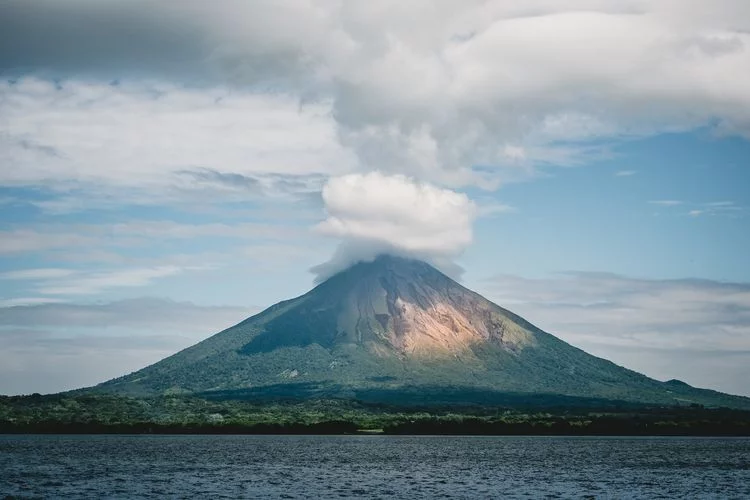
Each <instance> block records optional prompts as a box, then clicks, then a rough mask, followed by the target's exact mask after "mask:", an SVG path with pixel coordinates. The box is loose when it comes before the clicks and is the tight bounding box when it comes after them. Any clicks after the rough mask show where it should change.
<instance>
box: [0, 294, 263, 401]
mask: <svg viewBox="0 0 750 500" xmlns="http://www.w3.org/2000/svg"><path fill="white" fill-rule="evenodd" d="M257 311H258V309H257V308H254V307H223V306H216V307H206V306H198V305H195V304H192V303H189V302H175V301H170V300H164V299H154V298H139V299H130V300H122V301H116V302H109V303H102V304H88V305H85V304H28V305H25V306H5V307H0V345H2V349H0V394H17V393H31V392H56V391H62V390H69V389H73V388H77V387H82V386H88V385H93V384H96V383H99V382H103V381H104V380H107V379H109V378H113V377H117V376H120V375H122V374H124V373H129V372H132V371H135V370H137V369H139V368H142V367H144V366H146V365H148V364H151V363H154V362H156V361H158V360H160V359H162V358H164V357H166V356H168V355H170V354H173V353H174V352H176V351H179V350H180V349H184V348H186V347H188V346H190V345H192V344H195V343H196V342H198V341H200V340H202V339H204V338H206V337H208V336H209V335H211V334H213V333H216V332H218V331H220V330H222V329H224V328H226V327H228V326H231V325H233V324H236V323H238V322H239V321H241V320H243V319H245V318H246V317H248V316H251V315H252V314H254V313H256V312H257Z"/></svg>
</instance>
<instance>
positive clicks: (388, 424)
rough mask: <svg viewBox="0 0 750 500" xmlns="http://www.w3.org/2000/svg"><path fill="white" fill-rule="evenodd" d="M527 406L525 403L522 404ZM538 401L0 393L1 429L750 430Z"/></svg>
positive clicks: (717, 416)
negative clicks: (459, 403) (424, 402)
mask: <svg viewBox="0 0 750 500" xmlns="http://www.w3.org/2000/svg"><path fill="white" fill-rule="evenodd" d="M517 403H518V402H517ZM528 403H529V405H527V406H526V407H525V408H524V407H521V406H519V407H516V408H515V409H511V408H508V407H491V406H470V407H468V406H464V407H456V406H421V407H414V406H412V407H408V406H400V407H399V406H388V405H380V404H364V403H361V402H355V401H350V400H331V399H328V400H308V401H304V402H300V401H276V402H271V401H266V402H258V401H247V400H241V399H234V400H209V399H203V398H197V397H190V396H160V397H152V398H133V397H124V396H116V395H75V394H58V395H50V396H40V395H31V396H12V397H8V396H0V432H2V433H136V434H139V433H164V434H170V433H188V434H189V433H216V434H289V433H295V434H348V433H357V432H362V433H373V432H378V433H379V432H384V433H388V434H477V435H480V434H482V435H493V434H496V435H527V434H528V435H578V434H580V435H733V436H750V412H748V411H741V410H730V409H726V408H719V409H707V408H703V407H701V406H698V405H693V406H687V407H673V408H663V407H649V406H639V405H632V404H625V405H622V406H614V407H608V408H606V409H601V408H600V409H595V408H591V407H578V408H576V407H561V406H556V407H548V408H542V407H539V406H536V405H535V404H531V403H533V401H529V402H528Z"/></svg>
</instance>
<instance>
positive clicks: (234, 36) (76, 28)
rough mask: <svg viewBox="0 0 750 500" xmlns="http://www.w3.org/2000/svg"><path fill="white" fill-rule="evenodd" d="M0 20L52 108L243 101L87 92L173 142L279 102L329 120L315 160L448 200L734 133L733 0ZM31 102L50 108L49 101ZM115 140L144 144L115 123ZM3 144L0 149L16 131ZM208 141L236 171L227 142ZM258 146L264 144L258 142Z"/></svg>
mask: <svg viewBox="0 0 750 500" xmlns="http://www.w3.org/2000/svg"><path fill="white" fill-rule="evenodd" d="M426 13H429V14H426ZM0 20H1V21H0V47H1V48H0V72H2V73H4V74H7V75H9V76H11V77H16V76H23V75H28V74H35V75H38V76H40V77H41V78H43V79H44V78H54V79H57V80H56V81H57V82H58V84H57V86H60V87H62V89H63V92H62V94H61V95H62V96H66V95H67V94H68V93H69V92H68V91H67V90H65V89H67V88H68V85H67V83H66V82H65V80H66V79H69V78H70V77H71V76H74V77H75V78H77V79H83V80H85V81H88V80H99V81H102V80H103V81H104V82H106V83H109V82H110V81H113V80H114V81H115V83H116V84H117V85H119V84H120V83H121V82H120V80H122V81H123V82H127V81H128V80H133V79H137V80H139V81H144V80H151V81H160V82H178V83H179V86H184V85H185V84H187V85H188V86H191V87H193V88H198V89H206V88H208V89H217V88H221V89H233V91H234V92H238V93H239V95H240V96H241V97H238V99H239V101H240V102H239V103H235V106H233V107H232V109H222V108H221V106H219V107H217V108H215V109H214V108H212V107H211V99H213V97H211V98H209V99H207V100H206V102H204V103H199V102H196V101H195V99H194V98H193V97H191V96H190V93H189V92H187V93H186V92H182V91H180V90H178V89H175V88H169V86H167V87H165V89H166V91H162V90H159V89H156V90H155V91H156V92H157V93H158V94H159V95H160V96H161V97H162V98H160V99H158V100H156V101H153V100H150V99H149V98H148V96H146V95H143V94H138V95H137V96H136V97H138V99H140V101H134V100H133V98H134V96H133V95H130V94H129V93H128V92H127V91H122V90H118V89H116V88H114V89H113V90H107V91H106V92H109V93H110V94H111V95H107V96H105V95H104V94H106V92H105V90H106V89H101V88H100V89H93V91H92V90H88V91H87V93H88V94H89V98H90V99H92V101H93V102H97V100H101V99H102V98H104V99H105V100H106V101H107V104H108V106H109V108H111V107H113V106H114V107H115V109H116V108H117V107H118V106H125V107H127V108H128V109H132V112H127V113H120V114H117V115H116V116H117V117H118V118H117V120H125V119H127V120H134V121H138V123H140V125H141V126H146V127H148V126H149V124H151V123H153V126H158V127H163V126H164V125H167V124H166V123H161V122H160V121H158V120H157V121H154V120H153V118H152V116H149V115H148V113H147V114H144V113H143V111H144V110H148V111H150V112H158V113H159V114H160V115H159V116H162V117H164V118H162V119H165V120H166V119H168V118H169V117H175V116H177V118H176V123H175V124H176V125H180V124H179V122H180V121H181V120H182V119H183V118H185V115H184V114H181V113H180V111H179V110H180V109H183V108H180V106H181V105H183V104H186V103H187V101H190V102H189V104H190V107H191V108H192V109H193V110H195V108H196V107H199V108H201V109H203V110H204V111H206V114H204V115H202V116H201V118H200V119H201V121H203V122H207V121H208V122H211V123H214V124H216V126H221V125H220V124H221V123H222V119H221V118H220V116H225V117H226V116H229V115H232V117H233V119H234V120H243V121H244V120H251V121H252V117H255V116H258V117H261V116H263V113H264V112H267V110H266V111H264V103H266V104H273V105H274V106H275V108H274V109H281V110H285V109H289V107H288V106H286V105H285V104H284V102H278V101H284V99H289V100H290V102H302V103H304V104H305V107H304V108H303V109H308V107H309V106H311V108H309V109H311V110H312V111H313V114H316V113H321V112H322V113H324V114H327V115H328V116H330V117H331V118H332V119H333V120H334V122H335V134H336V138H335V141H334V142H335V144H334V145H333V146H331V147H333V149H331V152H332V154H328V155H327V156H328V158H329V159H334V158H336V159H338V160H341V159H342V158H341V157H340V156H339V153H338V152H336V151H335V146H337V145H338V146H342V147H344V148H346V149H347V150H351V151H353V152H355V153H356V156H357V158H358V161H359V163H360V164H361V165H362V167H363V168H364V169H365V170H372V169H378V170H382V171H386V172H399V173H404V172H406V173H408V174H410V175H414V176H416V177H418V178H420V179H424V180H429V181H432V182H436V183H440V184H445V185H451V186H459V185H466V184H477V185H480V186H483V187H493V186H496V185H497V184H498V182H503V181H508V180H514V179H517V178H524V177H526V176H528V174H529V168H530V167H531V166H534V165H537V166H538V165H544V164H556V165H559V164H564V165H567V164H576V163H581V162H585V161H588V160H589V159H591V157H592V155H594V156H596V155H598V154H601V153H602V151H601V143H597V142H592V141H598V140H601V139H610V140H612V139H618V138H622V137H631V136H634V135H635V136H643V135H651V134H656V133H660V132H665V131H678V130H689V129H694V128H697V127H712V128H714V129H716V130H719V131H722V132H726V133H731V134H741V135H745V136H747V135H748V133H750V91H748V90H747V85H745V82H747V81H748V80H750V50H749V48H748V47H750V34H748V33H750V6H748V4H747V2H745V1H744V0H718V1H715V2H709V3H707V2H703V1H700V0H624V1H621V2H609V1H603V0H568V1H564V2H559V1H555V2H553V1H550V0H528V1H524V2H500V1H468V2H467V1H458V0H457V1H447V2H440V3H438V4H435V3H434V2H428V1H426V0H425V1H415V2H409V3H408V4H406V5H405V4H404V3H403V2H395V1H394V2H377V3H376V4H373V3H368V2H332V1H314V2H309V1H294V0H290V1H284V2H270V1H269V2H265V1H263V2H253V3H252V4H245V3H241V2H233V1H230V0H224V1H219V2H211V3H204V2H181V3H180V4H179V5H177V4H171V3H158V4H157V3H153V2H146V1H140V0H133V1H130V2H117V3H103V4H102V3H92V2H88V1H84V0H67V1H62V2H59V1H46V2H45V1H43V2H34V3H30V2H11V3H5V4H3V5H2V6H1V7H0ZM42 28H43V29H42ZM136 33H137V36H134V34H136ZM59 82H62V83H61V84H60V83H59ZM117 85H115V87H116V86H117ZM53 87H54V85H53ZM125 88H127V87H125ZM270 89H273V90H272V91H271V90H270ZM42 90H44V92H46V93H47V94H50V95H57V94H55V92H52V91H51V90H50V89H46V90H45V89H42ZM53 90H54V89H53ZM131 94H132V93H131ZM52 99H53V101H54V102H55V103H65V102H66V99H68V100H69V99H72V98H69V97H67V98H64V99H60V98H59V97H54V98H52ZM35 100H36V101H38V102H39V103H40V105H42V106H44V107H45V109H48V108H49V105H50V103H49V102H47V101H49V100H50V98H49V97H46V96H44V95H36V97H35ZM14 102H15V101H14ZM27 104H28V107H29V109H24V112H25V113H28V114H29V115H30V119H31V120H33V119H34V112H33V106H32V105H31V104H30V103H27ZM55 105H57V104H55ZM109 108H107V109H109ZM107 109H97V108H96V106H94V108H93V109H88V110H86V109H84V110H82V111H81V119H83V120H86V121H88V122H89V123H91V126H92V127H94V124H95V122H99V124H101V123H102V122H107V121H108V119H106V117H105V116H102V113H105V112H106V111H107ZM219 110H221V113H219ZM320 110H323V111H320ZM4 113H7V110H5V111H4ZM35 113H36V114H42V113H43V110H37V111H36V112H35ZM175 113H177V115H175ZM46 114H47V115H49V113H46ZM282 114H284V113H283V112H282ZM307 114H308V113H307V112H305V113H304V114H303V115H302V119H303V121H304V119H305V116H306V115H307ZM107 116H109V117H110V118H111V117H112V116H113V114H112V113H109V114H107ZM191 116H192V115H191ZM180 117H181V118H180ZM49 118H52V117H49ZM276 118H278V119H281V120H286V121H287V122H288V121H289V120H291V122H288V123H289V124H291V125H292V126H296V125H297V123H298V122H299V121H300V117H295V116H294V113H291V114H284V116H278V113H277V114H276ZM262 123H267V121H266V120H263V121H262ZM175 124H173V125H175ZM190 125H191V124H190V120H188V121H187V123H185V124H182V126H180V127H178V129H182V130H184V129H186V128H189V127H190ZM50 126H54V122H53V123H51V125H50ZM248 126H249V127H253V123H250V124H248V125H246V127H248ZM47 128H49V127H44V128H42V129H41V132H44V130H45V129H47ZM252 129H253V130H254V133H255V134H261V135H263V134H265V131H264V130H263V129H262V128H259V127H257V126H255V127H253V128H252ZM70 130H71V132H70V133H73V132H75V131H76V128H72V129H70ZM129 130H142V129H141V128H140V127H138V126H134V124H133V123H131V124H130V128H129ZM271 130H273V129H271ZM311 130H318V133H317V134H313V135H312V136H311V135H310V134H309V133H306V134H289V136H287V138H290V137H294V138H295V140H296V141H300V140H302V139H303V138H306V137H312V138H315V139H316V140H314V141H311V142H313V143H320V141H317V139H319V138H321V135H320V133H321V132H320V130H321V129H320V128H318V127H317V126H314V127H312V129H311ZM194 133H195V132H192V134H194ZM322 133H323V134H325V131H323V132H322ZM43 135H44V137H43V138H44V139H45V140H44V141H41V140H40V139H41V138H36V137H29V138H27V139H26V140H27V142H26V144H27V145H29V146H30V147H29V148H28V149H36V151H37V154H41V151H47V153H48V154H51V153H54V152H57V153H59V154H61V155H65V154H66V153H67V151H66V147H65V146H66V145H67V142H66V141H64V140H63V139H65V137H53V138H50V137H49V135H48V134H43ZM144 135H146V134H144ZM148 135H151V133H150V132H149V133H148ZM160 135H161V134H155V137H159V136H160ZM11 137H12V138H14V139H15V140H18V135H17V133H16V132H14V133H13V134H12V135H11ZM190 137H191V134H183V135H180V136H178V137H177V139H187V140H185V141H184V142H183V144H184V145H186V146H188V147H187V149H186V150H185V156H186V157H190V158H193V159H192V160H191V161H192V162H198V164H199V166H207V167H210V168H217V165H214V164H213V163H212V162H210V161H209V158H208V156H210V155H208V154H206V152H202V151H195V150H194V149H195V148H193V147H190V145H191V144H192V143H193V142H192V141H190V140H189V138H190ZM49 139H59V140H49ZM216 139H217V140H218V141H220V143H221V144H222V149H226V152H225V154H227V155H229V158H230V159H235V160H236V159H237V157H234V156H232V155H233V154H234V153H233V151H235V150H237V151H239V150H241V148H239V146H238V145H237V144H236V140H237V133H230V134H226V135H224V134H221V135H217V137H216ZM37 141H38V142H37ZM262 142H263V144H266V145H267V146H270V147H272V148H273V145H274V144H275V140H274V137H273V135H272V136H271V137H269V139H268V140H267V141H262ZM303 142H306V141H303ZM168 143H169V141H168V140H166V139H163V138H162V140H161V141H160V142H159V143H158V144H154V143H153V141H149V142H148V143H147V144H149V145H150V146H149V151H143V152H139V153H138V154H137V155H134V157H133V160H135V158H143V159H142V160H141V159H139V160H138V161H133V164H134V165H133V166H135V165H137V164H143V165H145V164H149V163H152V162H150V161H149V160H151V159H153V157H154V154H155V152H158V151H159V150H160V149H161V148H164V147H167V146H168V145H169V144H168ZM127 144H128V145H133V144H137V141H130V142H127ZM300 146H301V147H302V148H303V149H304V148H307V146H308V145H307V144H301V145H300ZM227 147H228V148H227ZM217 148H218V146H217ZM238 148H239V149H238ZM3 149H7V147H6V146H4V148H3ZM284 150H285V151H289V150H290V145H289V144H284V145H283V147H281V148H278V150H274V151H275V152H272V153H271V152H269V154H270V155H271V156H270V159H271V160H273V161H271V162H266V166H268V165H271V164H276V168H286V169H287V171H288V170H292V169H293V166H294V165H295V164H296V163H299V162H294V161H291V160H290V159H289V158H285V157H284V155H282V154H281V152H282V151H284ZM293 150H294V148H292V151H293ZM306 151H307V149H305V150H304V151H302V152H301V154H302V157H303V158H304V157H305V156H306V155H308V154H309V151H307V152H306ZM143 153H148V154H146V155H144V154H143ZM113 154H114V153H113ZM121 154H123V155H125V154H126V151H125V150H124V151H123V152H121ZM120 159H122V160H126V159H127V158H120ZM204 163H206V164H204ZM237 163H238V162H237V161H233V162H230V164H232V165H234V168H238V167H237V166H236V165H237ZM302 164H303V165H304V164H305V162H304V161H303V162H302ZM477 166H481V167H484V168H480V169H478V168H475V167H477ZM488 166H489V167H491V168H490V169H489V170H488V169H487V168H486V167H488ZM519 166H525V167H526V168H525V169H524V168H519ZM163 167H164V166H162V168H163ZM166 167H168V168H169V166H166ZM325 167H326V170H327V171H328V169H334V168H336V165H335V164H334V163H333V162H329V163H328V164H326V165H325ZM148 168H154V166H153V165H150V166H149V167H148ZM297 168H300V167H297Z"/></svg>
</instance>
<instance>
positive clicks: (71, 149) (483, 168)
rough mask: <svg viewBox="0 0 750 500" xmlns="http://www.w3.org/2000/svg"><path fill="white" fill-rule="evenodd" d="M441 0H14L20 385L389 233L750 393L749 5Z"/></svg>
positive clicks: (5, 150) (264, 297)
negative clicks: (428, 7)
mask: <svg viewBox="0 0 750 500" xmlns="http://www.w3.org/2000/svg"><path fill="white" fill-rule="evenodd" d="M424 8H425V6H420V5H419V2H414V5H410V6H407V7H404V6H400V7H398V6H396V5H395V4H394V5H391V6H390V7H388V6H386V7H383V8H382V9H374V7H372V6H368V5H367V4H366V3H359V2H352V3H348V4H346V6H344V5H336V4H333V3H327V2H320V3H318V2H307V3H305V2H300V3H297V2H288V3H258V4H253V5H250V4H248V5H242V6H240V5H237V4H234V3H231V2H226V3H225V2H218V3H216V4H212V6H210V7H209V6H208V5H200V4H196V5H193V4H190V5H189V6H186V7H185V8H182V9H179V10H178V9H176V8H174V7H170V6H168V5H162V6H157V5H155V4H152V3H148V2H141V1H132V2H122V3H120V4H117V5H115V4H95V3H92V2H86V1H64V2H40V3H37V4H34V5H29V4H23V3H15V4H5V5H3V6H1V7H0V19H2V21H0V75H2V79H0V347H2V349H0V351H1V352H2V354H0V393H29V392H35V391H38V392H53V391H58V390H64V389H71V388H75V387H78V386H82V385H90V384H94V383H97V382H100V381H103V380H105V379H108V378H111V377H114V376H117V375H121V374H123V373H126V372H129V371H132V370H135V369H138V368H140V367H143V366H145V365H147V364H149V363H152V362H154V361H157V360H158V359H161V358H162V357H164V356H166V355H168V354H170V353H172V352H175V351H176V350H179V349H181V348H184V347H187V346H188V345H191V344H192V343H195V342H196V341H199V340H201V339H203V338H205V337H206V336H208V335H210V334H212V333H215V332H217V331H219V330H221V329H222V328H225V327H227V326H230V325H231V324H233V323H235V322H238V321H240V320H242V319H244V318H245V317H247V316H248V315H250V314H252V313H254V312H257V311H258V310H260V309H262V308H264V307H266V306H268V305H271V304H273V303H275V302H277V301H279V300H283V299H286V298H290V297H292V296H296V295H299V294H301V293H304V292H305V291H307V290H308V289H309V288H310V287H311V286H312V284H313V279H314V273H312V272H311V271H310V270H311V269H312V268H315V266H319V265H321V264H324V263H327V264H326V266H324V269H326V270H327V271H321V272H323V273H324V272H330V271H331V270H336V269H338V268H341V267H342V266H344V265H346V263H348V262H351V261H352V259H354V260H356V259H357V258H367V257H368V256H369V255H370V254H371V253H373V252H375V251H378V250H380V249H384V248H385V249H389V250H392V251H396V252H398V253H403V254H408V255H413V256H415V257H419V258H424V259H427V260H429V261H431V262H433V263H435V264H436V265H438V266H439V267H441V269H444V270H445V271H446V272H449V273H450V274H452V275H453V276H455V277H457V278H460V279H461V280H462V281H463V283H464V284H466V285H467V286H469V287H470V288H473V289H475V290H476V291H478V292H479V293H482V294H483V295H485V296H487V297H488V298H490V299H492V300H494V301H496V302H497V303H499V304H500V305H503V306H505V307H507V308H509V309H511V310H513V311H515V312H517V313H519V314H522V315H523V316H525V317H526V318H527V319H529V320H530V321H531V322H533V323H535V324H537V325H539V326H540V327H542V328H544V329H545V330H547V331H549V332H551V333H553V334H556V335H558V336H560V337H561V338H563V339H564V340H566V341H568V342H571V343H573V344H574V345H577V346H579V347H582V348H584V349H585V350H587V351H589V352H592V353H594V354H596V355H599V356H603V357H606V358H609V359H612V360H613V361H615V362H617V363H619V364H623V365H625V366H628V367H629V368H633V369H636V370H639V371H641V372H644V373H646V374H648V375H650V376H653V377H656V378H660V379H665V380H666V379H670V378H679V379H682V380H685V381H687V382H689V383H691V384H694V385H697V386H701V387H710V388H714V389H718V390H724V391H728V392H733V393H738V394H745V395H750V392H749V391H750V389H748V387H747V384H746V383H745V382H744V381H745V380H748V379H750V368H748V367H750V265H748V258H747V255H750V91H748V90H747V89H746V85H742V82H746V81H750V36H749V35H748V34H747V33H748V32H750V9H749V8H748V7H747V6H746V4H745V3H744V2H741V1H722V2H716V3H712V4H711V5H708V4H707V3H703V2H690V1H688V2H651V1H645V0H641V1H624V2H621V3H619V4H617V6H615V5H614V4H613V3H611V2H597V1H570V2H561V3H555V4H551V3H550V2H545V1H541V0H539V1H537V0H534V1H531V2H518V3H514V2H501V3H496V2H473V3H466V2H456V3H455V4H454V3H450V2H448V3H445V4H444V5H441V7H440V8H434V9H433V10H434V16H433V17H431V18H429V19H425V18H424V17H423V16H422V13H423V11H424ZM373 9H374V10H373ZM42 26H46V28H44V29H42ZM97 26H99V27H101V26H109V29H108V30H102V29H99V28H97ZM136 30H137V31H136ZM133 32H138V33H141V35H142V36H140V37H139V38H138V40H136V41H133V40H132V37H131V36H130V35H131V33H133ZM11 41H12V43H10V42H11ZM337 249H338V250H337Z"/></svg>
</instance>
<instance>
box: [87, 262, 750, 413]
mask: <svg viewBox="0 0 750 500" xmlns="http://www.w3.org/2000/svg"><path fill="white" fill-rule="evenodd" d="M92 390H96V391H107V392H119V393H127V394H140V395H143V394H186V393H212V394H224V395H229V396H228V397H261V396H262V397H268V396H272V397H274V396H278V397H295V398H308V397H309V398H314V397H337V398H340V397H345V398H361V399H368V398H369V399H370V400H373V399H374V400H378V401H383V402H393V401H395V400H398V398H401V401H402V402H403V401H406V402H408V403H410V404H411V403H413V402H414V401H415V398H421V401H423V402H429V401H432V400H433V399H434V398H443V399H442V401H450V402H452V403H455V402H459V403H461V402H470V403H472V404H481V403H484V402H487V401H488V399H487V398H495V399H494V400H493V401H495V402H497V401H505V399H502V398H504V397H506V396H507V395H514V396H513V397H516V398H518V397H520V398H522V399H523V400H524V401H527V400H528V398H529V397H532V396H533V397H536V398H547V399H550V398H552V400H554V401H559V398H560V397H564V398H586V399H592V398H593V399H596V400H598V401H600V400H617V401H630V402H646V403H656V404H691V403H698V404H708V405H720V406H735V407H747V408H750V399H747V398H739V397H735V396H727V395H723V394H720V393H716V392H712V391H705V390H700V389H695V388H693V387H690V386H689V385H687V384H682V385H680V384H674V383H664V382H659V381H656V380H653V379H651V378H648V377H646V376H644V375H641V374H639V373H636V372H633V371H631V370H627V369H626V368H623V367H620V366H617V365H615V364H614V363H611V362H609V361H607V360H604V359H601V358H597V357H595V356H591V355H589V354H587V353H585V352H583V351H582V350H580V349H577V348H575V347H573V346H571V345H569V344H567V343H565V342H563V341H561V340H560V339H558V338H556V337H554V336H553V335H550V334H548V333H546V332H543V331H542V330H540V329H539V328H537V327H535V326H534V325H532V324H531V323H529V322H528V321H526V320H524V319H523V318H520V317H519V316H516V315H515V314H513V313H512V312H510V311H508V310H506V309H503V308H502V307H500V306H498V305H496V304H494V303H492V302H490V301H489V300H487V299H485V298H484V297H482V296H481V295H479V294H477V293H475V292H472V291H471V290H468V289H467V288H464V287H463V286H461V285H460V284H458V283H456V282H455V281H453V280H452V279H450V278H449V277H447V276H445V275H444V274H442V273H441V272H439V271H438V270H436V269H435V268H433V267H432V266H430V265H429V264H426V263H424V262H420V261H416V260H410V259H404V258H399V257H392V256H381V257H378V258H377V259H375V260H374V261H373V262H363V263H359V264H356V265H354V266H353V267H351V268H349V269H347V270H346V271H343V272H341V273H339V274H337V275H335V276H333V277H331V278H329V279H328V280H327V281H325V282H323V283H321V284H320V285H318V286H316V287H315V288H314V289H312V290H310V291H309V292H308V293H306V294H304V295H302V296H300V297H297V298H294V299H291V300H287V301H284V302H280V303H278V304H276V305H274V306H271V307H269V308H268V309H266V310H265V311H263V312H261V313H260V314H257V315H255V316H253V317H251V318H248V319H246V320H245V321H243V322H241V323H239V324H238V325H235V326H233V327H231V328H228V329H226V330H224V331H223V332H220V333H218V334H216V335H214V336H212V337H209V338H207V339H206V340H204V341H203V342H200V343H199V344H196V345H194V346H192V347H190V348H188V349H185V350H184V351H181V352H179V353H177V354H175V355H173V356H170V357H169V358H166V359H164V360H162V361H160V362H158V363H156V364H154V365H151V366H148V367H146V368H144V369H142V370H139V371H137V372H135V373H132V374H130V375H127V376H124V377H120V378H118V379H114V380H110V381H108V382H105V383H103V384H100V385H99V386H97V387H95V388H93V389H92ZM238 394H240V396H238ZM404 394H406V396H404ZM446 394H450V396H446ZM497 395H501V396H497ZM519 395H520V396H519ZM529 395H532V396H529ZM498 397H500V398H501V399H497V398H498ZM507 397H510V396H507ZM555 398H558V399H555Z"/></svg>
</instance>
